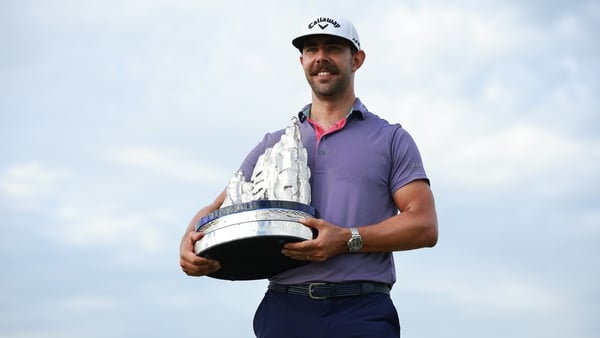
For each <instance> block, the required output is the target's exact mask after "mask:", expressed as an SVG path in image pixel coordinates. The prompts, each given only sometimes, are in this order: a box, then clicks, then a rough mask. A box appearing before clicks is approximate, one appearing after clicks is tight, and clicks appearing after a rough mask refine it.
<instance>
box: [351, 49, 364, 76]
mask: <svg viewBox="0 0 600 338" xmlns="http://www.w3.org/2000/svg"><path fill="white" fill-rule="evenodd" d="M366 57H367V55H366V54H365V51H364V50H362V49H361V50H359V51H357V52H356V53H354V54H353V55H352V71H353V72H355V71H357V70H358V69H359V68H360V67H361V66H362V64H363V62H365V58H366Z"/></svg>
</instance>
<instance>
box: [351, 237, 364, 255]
mask: <svg viewBox="0 0 600 338" xmlns="http://www.w3.org/2000/svg"><path fill="white" fill-rule="evenodd" d="M361 247H362V240H361V238H360V237H353V238H351V239H350V241H349V242H348V249H350V251H351V252H356V251H358V250H360V248H361Z"/></svg>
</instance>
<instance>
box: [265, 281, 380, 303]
mask: <svg viewBox="0 0 600 338" xmlns="http://www.w3.org/2000/svg"><path fill="white" fill-rule="evenodd" d="M268 289H269V290H273V291H278V292H284V293H289V294H292V295H298V296H306V297H310V298H312V299H327V298H335V297H350V296H360V295H368V294H371V293H384V294H386V295H389V294H390V287H389V286H388V285H387V284H383V283H373V282H356V283H306V284H294V285H284V284H277V283H273V282H270V283H269V287H268Z"/></svg>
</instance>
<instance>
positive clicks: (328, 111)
mask: <svg viewBox="0 0 600 338" xmlns="http://www.w3.org/2000/svg"><path fill="white" fill-rule="evenodd" d="M292 44H293V45H294V46H295V47H296V48H298V49H299V51H300V53H301V56H300V63H301V65H302V67H303V69H304V73H305V76H306V79H307V81H308V83H309V84H310V87H311V89H312V101H311V104H309V105H307V106H306V107H304V108H303V109H302V110H301V112H300V113H299V117H300V121H301V127H300V128H301V134H302V142H303V144H304V147H305V148H306V149H307V152H308V165H309V167H310V169H311V190H312V202H311V204H312V205H313V206H314V207H315V208H316V209H317V210H318V211H319V214H320V218H319V219H314V218H307V219H302V220H301V222H302V223H303V224H304V225H306V226H308V227H310V228H314V229H317V230H318V236H317V237H316V238H315V239H313V240H308V241H304V242H299V243H289V244H286V245H285V246H284V248H283V250H282V253H283V254H285V255H286V256H289V257H291V258H293V259H297V260H308V261H310V262H312V264H306V265H303V266H301V267H299V268H295V269H292V270H288V271H286V272H283V273H280V274H278V275H276V276H274V277H272V278H271V279H270V282H269V286H268V291H267V292H266V294H265V297H264V298H263V300H262V302H261V304H260V306H259V308H258V309H257V312H256V314H255V318H254V331H255V334H256V336H257V337H261V338H262V337H276V338H281V337H310V338H314V337H361V338H364V337H378V338H381V337H399V336H400V325H399V321H398V315H397V313H396V309H395V307H394V305H393V303H392V300H391V298H390V296H389V292H390V288H391V286H392V285H393V284H394V282H395V281H396V276H395V268H394V262H393V256H392V252H393V251H400V250H410V249H417V248H422V247H431V246H434V245H435V244H436V242H437V236H438V233H437V218H436V211H435V206H434V200H433V195H432V192H431V190H430V187H429V180H428V178H427V176H426V174H425V170H424V168H423V165H422V161H421V157H420V154H419V151H418V149H417V147H416V145H415V143H414V141H413V139H412V138H411V136H410V135H409V134H408V133H407V132H406V131H405V130H404V129H402V127H401V126H400V125H398V124H389V123H388V122H387V121H385V120H383V119H381V118H379V117H378V116H376V115H374V114H373V113H371V112H369V111H368V110H367V108H366V107H365V105H363V103H362V102H361V101H360V100H359V99H358V98H357V97H356V96H355V93H354V75H355V73H356V71H357V70H358V69H359V68H360V67H361V66H362V64H363V62H364V60H365V52H364V51H363V50H362V49H361V47H360V40H359V37H358V34H357V32H356V29H355V28H354V26H353V25H352V23H351V22H349V21H348V20H346V19H344V18H340V17H319V18H315V19H312V20H310V21H309V22H308V23H307V24H306V26H305V27H304V30H303V31H302V34H300V35H299V36H298V37H296V38H295V39H294V40H293V41H292ZM282 133H283V131H282V130H281V131H278V132H275V133H272V134H267V135H266V136H265V138H264V139H263V140H262V142H260V143H259V144H258V145H257V146H256V148H254V150H252V151H251V152H250V153H249V154H248V156H247V157H246V159H245V160H244V162H243V164H242V166H241V170H242V171H243V173H244V175H245V177H251V174H252V170H253V168H254V166H255V164H256V161H257V159H258V157H259V156H260V155H261V154H262V153H263V152H264V150H265V149H266V148H268V147H271V146H273V145H274V144H275V143H276V142H278V141H279V138H280V136H281V134H282ZM224 198H225V192H223V193H221V194H220V195H219V196H218V197H217V198H216V200H215V201H214V202H213V203H212V204H210V205H208V206H207V207H205V208H204V209H202V210H200V211H199V212H198V213H197V214H196V216H195V217H194V218H193V219H192V221H191V222H190V225H189V226H188V228H187V230H186V234H185V235H184V238H183V240H182V243H181V260H180V264H181V267H182V269H183V271H184V272H185V273H187V274H188V275H192V276H202V275H206V274H210V273H212V272H214V271H216V270H217V269H219V268H220V265H219V262H217V261H213V260H209V259H204V258H201V257H198V256H196V255H195V254H194V251H193V245H194V243H195V242H196V241H197V240H199V239H200V238H202V233H196V232H194V226H195V224H196V223H197V222H198V220H199V219H200V218H201V217H203V216H204V215H206V214H208V213H210V212H211V211H213V210H215V209H217V208H219V206H220V205H221V204H222V203H223V200H224Z"/></svg>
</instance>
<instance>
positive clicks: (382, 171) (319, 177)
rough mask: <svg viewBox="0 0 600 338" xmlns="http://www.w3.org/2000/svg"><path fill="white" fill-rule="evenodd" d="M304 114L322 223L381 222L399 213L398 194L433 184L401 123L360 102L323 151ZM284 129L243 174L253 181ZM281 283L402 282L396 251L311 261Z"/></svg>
mask: <svg viewBox="0 0 600 338" xmlns="http://www.w3.org/2000/svg"><path fill="white" fill-rule="evenodd" d="M309 108H310V105H308V106H306V107H304V109H303V110H302V112H300V114H299V117H300V121H301V126H300V131H301V134H302V143H303V144H304V147H305V148H306V150H307V152H308V166H309V167H310V170H311V179H310V180H311V193H312V197H311V205H312V206H314V207H315V208H316V209H317V210H318V211H319V215H320V217H321V218H322V219H324V220H327V221H328V222H330V223H333V224H336V225H338V226H342V227H360V226H364V225H371V224H375V223H379V222H381V221H383V220H385V219H387V218H389V217H392V216H394V215H396V214H397V213H398V208H397V207H396V205H395V204H394V201H393V199H392V195H393V194H394V192H395V191H397V190H398V189H400V188H401V187H402V186H404V185H406V184H408V183H410V182H411V181H414V180H417V179H425V180H428V178H427V175H426V173H425V170H424V168H423V163H422V161H421V155H420V153H419V150H418V149H417V146H416V144H415V142H414V140H413V138H412V137H411V136H410V135H409V134H408V132H406V131H405V130H404V129H402V127H401V126H400V125H399V124H389V123H388V122H387V121H385V120H383V119H381V118H380V117H378V116H377V115H375V114H373V113H371V112H369V111H368V110H367V108H366V107H365V106H364V105H363V104H362V103H361V101H360V100H359V99H356V101H355V102H354V105H353V107H352V112H351V114H349V115H348V117H347V121H346V125H345V126H344V127H343V128H342V129H340V130H338V131H335V132H333V133H330V134H325V135H324V136H323V137H322V138H321V140H320V142H319V143H318V148H317V136H316V133H315V130H314V129H313V126H312V125H311V124H310V123H308V121H306V115H305V114H306V113H305V112H308V111H309V110H308V109H309ZM283 132H284V130H279V131H277V132H274V133H269V134H266V135H265V137H264V138H263V140H262V141H261V142H260V143H259V144H258V145H257V146H256V147H255V148H254V149H253V150H252V151H251V152H250V153H249V154H248V156H247V157H246V159H245V160H244V162H243V164H242V166H241V168H240V169H241V170H242V171H243V173H244V176H245V177H247V178H249V177H251V176H252V171H253V169H254V166H255V165H256V161H257V160H258V157H259V156H260V155H261V154H262V153H264V151H265V149H266V148H268V147H272V146H273V145H274V144H275V143H277V142H278V141H279V139H280V138H281V135H282V134H283ZM271 281H273V282H277V283H281V284H300V283H305V282H316V281H321V282H350V281H374V282H382V283H387V284H393V283H394V282H395V281H396V272H395V268H394V260H393V256H392V253H391V252H386V253H347V254H341V255H338V256H336V257H333V258H331V259H329V260H327V261H325V262H323V263H311V264H307V265H305V266H302V267H299V268H295V269H292V270H288V271H286V272H283V273H281V274H278V275H276V276H274V277H272V278H271Z"/></svg>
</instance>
